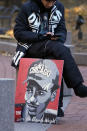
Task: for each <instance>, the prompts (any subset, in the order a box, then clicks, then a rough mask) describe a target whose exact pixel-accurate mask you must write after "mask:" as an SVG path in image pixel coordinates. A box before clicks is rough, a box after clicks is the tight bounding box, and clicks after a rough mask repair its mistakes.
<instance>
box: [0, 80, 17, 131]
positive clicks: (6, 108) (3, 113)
mask: <svg viewBox="0 0 87 131" xmlns="http://www.w3.org/2000/svg"><path fill="white" fill-rule="evenodd" d="M14 92H15V81H14V80H13V79H5V78H0V131H14V94H15V93H14Z"/></svg>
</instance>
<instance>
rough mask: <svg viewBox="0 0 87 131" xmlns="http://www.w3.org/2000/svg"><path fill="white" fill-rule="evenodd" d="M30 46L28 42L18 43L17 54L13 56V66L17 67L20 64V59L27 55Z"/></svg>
mask: <svg viewBox="0 0 87 131" xmlns="http://www.w3.org/2000/svg"><path fill="white" fill-rule="evenodd" d="M28 48H29V46H28V45H27V44H23V45H21V44H19V43H18V45H17V48H16V52H15V55H14V56H13V58H12V63H11V66H13V67H15V68H16V67H18V66H19V61H20V59H21V58H22V57H24V56H25V54H26V51H27V50H28Z"/></svg>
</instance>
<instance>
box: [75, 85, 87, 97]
mask: <svg viewBox="0 0 87 131" xmlns="http://www.w3.org/2000/svg"><path fill="white" fill-rule="evenodd" d="M74 92H75V94H76V96H79V97H82V98H83V97H87V86H85V85H83V84H82V83H81V84H79V85H78V86H77V87H76V88H74Z"/></svg>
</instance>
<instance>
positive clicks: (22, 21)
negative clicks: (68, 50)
mask: <svg viewBox="0 0 87 131" xmlns="http://www.w3.org/2000/svg"><path fill="white" fill-rule="evenodd" d="M55 7H56V8H57V10H58V11H59V13H60V14H62V16H61V15H60V16H59V18H57V19H58V20H59V21H56V22H57V23H56V24H57V26H56V28H55V29H54V35H57V36H58V39H57V41H58V42H61V43H64V42H65V40H66V34H67V31H66V26H65V19H64V6H63V5H62V4H61V3H60V2H59V1H56V3H55ZM52 10H53V9H52ZM44 11H45V8H44V7H43V5H42V3H41V0H29V1H28V2H26V3H24V4H23V6H22V8H21V10H20V12H19V15H18V16H17V18H16V25H15V27H14V36H15V38H16V40H17V41H18V42H22V43H28V44H30V43H35V42H38V41H40V39H39V31H36V32H35V31H32V29H33V28H35V27H33V26H32V27H30V24H29V21H28V18H29V16H31V14H32V13H33V12H34V13H35V14H36V15H38V14H40V12H44ZM46 11H47V10H46ZM48 12H49V11H48ZM51 15H52V14H51ZM40 17H41V16H40ZM57 17H58V16H57ZM31 19H32V17H31ZM52 19H53V18H52ZM52 22H53V21H50V23H52ZM52 24H54V23H52ZM36 28H37V27H36Z"/></svg>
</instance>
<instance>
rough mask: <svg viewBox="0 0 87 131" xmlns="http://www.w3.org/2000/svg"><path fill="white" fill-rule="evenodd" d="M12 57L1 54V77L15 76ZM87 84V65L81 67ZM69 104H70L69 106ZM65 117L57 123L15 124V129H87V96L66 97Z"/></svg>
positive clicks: (54, 130)
mask: <svg viewBox="0 0 87 131" xmlns="http://www.w3.org/2000/svg"><path fill="white" fill-rule="evenodd" d="M10 63H11V57H6V56H0V78H14V79H15V69H14V68H12V67H11V66H10ZM79 68H80V70H81V72H82V75H83V77H84V80H85V84H86V85H87V67H86V66H81V67H79ZM67 104H68V106H67ZM64 109H65V117H64V118H62V119H60V120H59V121H58V124H57V125H50V124H30V125H29V124H24V123H22V124H21V123H17V124H15V131H25V130H26V131H38V130H39V131H58V130H59V131H65V130H66V131H87V98H85V99H81V98H78V97H76V96H73V97H72V99H70V98H67V99H66V98H64Z"/></svg>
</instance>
